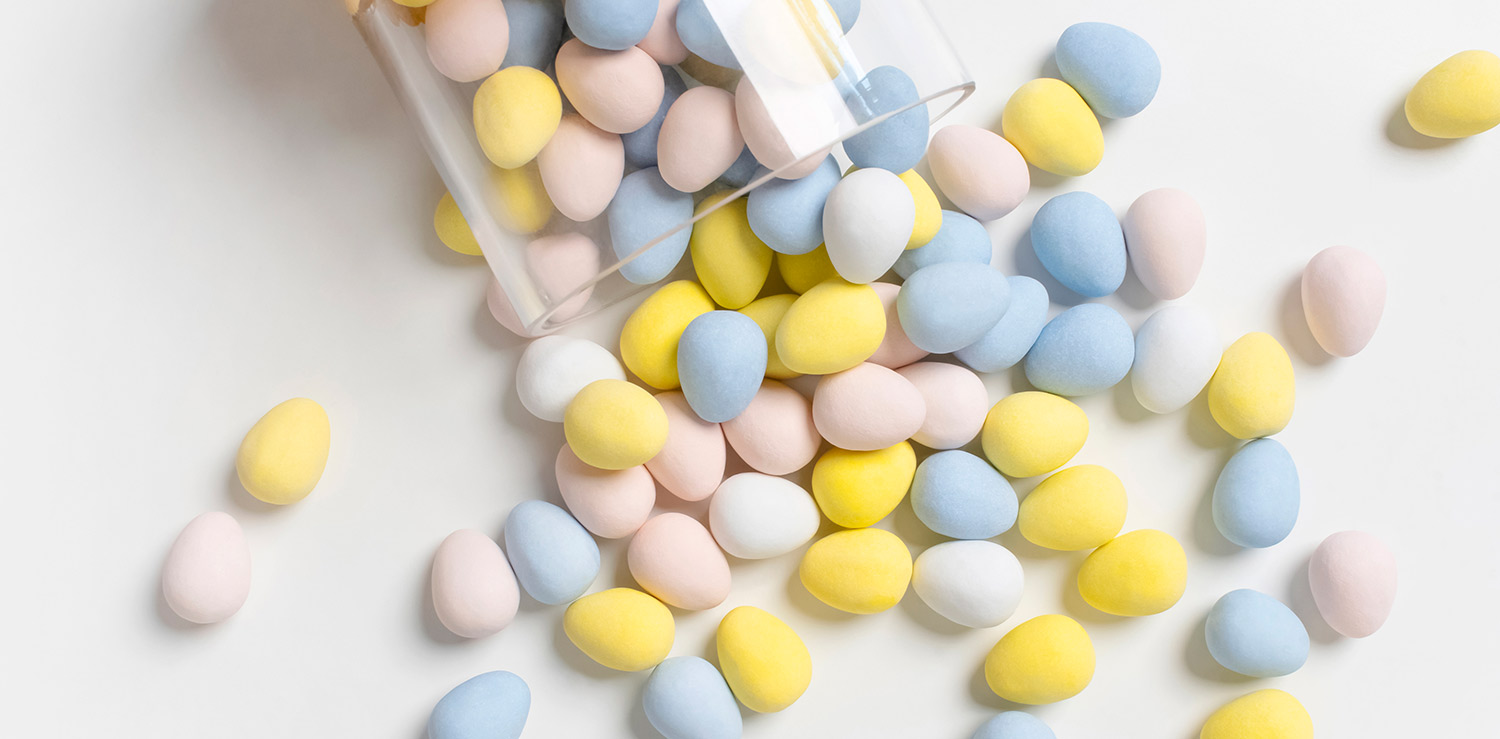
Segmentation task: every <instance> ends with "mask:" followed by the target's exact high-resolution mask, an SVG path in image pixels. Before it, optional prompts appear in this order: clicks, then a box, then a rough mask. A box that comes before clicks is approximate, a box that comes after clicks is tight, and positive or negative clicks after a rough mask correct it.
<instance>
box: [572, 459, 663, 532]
mask: <svg viewBox="0 0 1500 739" xmlns="http://www.w3.org/2000/svg"><path fill="white" fill-rule="evenodd" d="M554 469H555V471H556V473H557V489H558V491H559V492H561V493H562V499H563V504H564V505H566V506H567V507H568V511H569V512H571V513H572V514H573V517H574V518H576V519H578V523H581V524H583V527H584V528H586V529H588V530H589V531H590V532H592V533H593V534H594V535H595V536H602V537H604V538H605V539H619V538H621V537H625V536H630V535H631V534H634V533H635V532H636V530H637V529H639V528H640V527H641V524H644V523H645V522H646V519H647V518H648V517H650V516H651V507H652V506H654V505H656V481H655V480H653V479H652V478H651V473H650V472H647V471H646V468H645V467H643V466H641V467H627V468H625V469H623V470H601V469H597V468H595V467H590V466H588V465H587V464H584V462H583V460H581V459H579V458H578V455H576V454H574V453H573V450H572V448H570V447H569V446H568V445H566V444H564V445H563V448H562V449H561V450H559V451H558V452H557V464H556V467H555V468H554Z"/></svg>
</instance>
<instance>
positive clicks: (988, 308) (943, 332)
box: [896, 262, 1128, 354]
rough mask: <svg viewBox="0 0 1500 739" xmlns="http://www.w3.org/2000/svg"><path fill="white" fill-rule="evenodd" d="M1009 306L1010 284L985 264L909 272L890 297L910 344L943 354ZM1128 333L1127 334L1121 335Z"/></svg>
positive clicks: (978, 335) (974, 336)
mask: <svg viewBox="0 0 1500 739" xmlns="http://www.w3.org/2000/svg"><path fill="white" fill-rule="evenodd" d="M1009 306H1010V284H1009V283H1008V282H1006V280H1005V275H1003V274H1000V273H999V272H998V271H996V270H994V269H992V268H990V266H989V265H987V264H977V263H974V262H943V263H940V264H934V265H931V266H929V267H923V268H922V269H919V270H917V271H916V272H913V273H912V275H911V276H910V277H908V278H907V279H906V284H904V285H902V286H901V294H900V295H897V296H896V309H897V313H898V314H899V315H900V317H901V328H902V330H904V331H905V332H906V335H907V337H908V338H910V339H911V343H913V344H915V345H917V346H918V347H920V348H922V349H924V350H926V351H929V352H932V353H933V354H947V353H949V352H953V351H957V350H959V349H962V348H964V347H966V346H968V345H970V344H972V343H974V342H976V341H978V340H979V339H980V338H981V337H983V336H984V335H985V333H986V332H988V331H989V330H990V329H992V328H994V327H995V324H996V323H998V322H999V321H1000V318H1001V316H1004V315H1005V310H1006V308H1007V307H1009ZM1127 331H1128V329H1127Z"/></svg>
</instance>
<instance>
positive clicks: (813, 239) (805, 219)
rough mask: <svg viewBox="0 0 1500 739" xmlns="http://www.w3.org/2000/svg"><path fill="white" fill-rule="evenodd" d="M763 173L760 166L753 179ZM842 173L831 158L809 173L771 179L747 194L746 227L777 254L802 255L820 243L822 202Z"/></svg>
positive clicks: (821, 238) (821, 240) (826, 200)
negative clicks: (747, 220) (748, 222)
mask: <svg viewBox="0 0 1500 739" xmlns="http://www.w3.org/2000/svg"><path fill="white" fill-rule="evenodd" d="M763 174H765V170H764V168H762V170H761V171H760V172H758V173H757V175H756V179H758V178H759V177H760V176H761V175H763ZM841 177H842V175H840V173H839V165H838V162H836V161H834V159H833V157H824V158H823V161H822V163H820V164H819V165H818V167H817V169H814V170H813V171H812V173H811V174H809V175H807V176H806V177H802V178H799V179H794V180H783V179H771V180H769V181H767V182H765V183H764V184H762V185H761V186H760V187H757V188H755V189H754V190H752V191H751V192H750V194H749V195H748V196H747V199H748V201H749V211H748V216H749V219H750V228H751V229H752V230H753V231H755V235H756V236H759V237H760V238H761V240H763V241H765V242H766V246H769V247H771V249H773V250H775V251H776V252H778V253H781V254H806V253H808V252H810V251H812V250H813V249H816V248H818V245H819V244H822V243H823V205H824V203H826V202H828V194H829V193H830V192H832V191H833V188H834V186H835V185H837V184H839V180H840V179H841Z"/></svg>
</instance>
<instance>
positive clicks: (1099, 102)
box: [1057, 23, 1161, 118]
mask: <svg viewBox="0 0 1500 739" xmlns="http://www.w3.org/2000/svg"><path fill="white" fill-rule="evenodd" d="M1057 70H1058V71H1059V72H1061V73H1062V78H1063V79H1064V80H1067V82H1068V84H1070V85H1072V86H1073V89H1075V90H1077V91H1078V94H1079V95H1082V96H1083V99H1084V100H1087V101H1088V104H1089V107H1090V108H1093V109H1094V112H1095V113H1098V114H1099V115H1102V116H1104V117H1105V118H1129V117H1130V116H1133V115H1135V114H1136V113H1139V112H1141V111H1142V110H1145V109H1146V106H1147V105H1149V104H1150V103H1151V99H1152V98H1154V97H1156V88H1157V86H1158V85H1160V84H1161V60H1160V59H1158V58H1157V57H1156V51H1155V50H1154V49H1152V48H1151V45H1150V44H1148V43H1146V40H1145V39H1143V38H1141V37H1140V36H1137V35H1135V34H1134V33H1131V32H1130V31H1127V30H1125V29H1123V28H1121V27H1119V26H1115V25H1111V24H1109V23H1075V24H1073V25H1071V26H1068V28H1067V30H1065V31H1063V34H1062V37H1061V38H1059V39H1058V40H1057Z"/></svg>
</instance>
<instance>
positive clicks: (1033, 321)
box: [953, 275, 1050, 372]
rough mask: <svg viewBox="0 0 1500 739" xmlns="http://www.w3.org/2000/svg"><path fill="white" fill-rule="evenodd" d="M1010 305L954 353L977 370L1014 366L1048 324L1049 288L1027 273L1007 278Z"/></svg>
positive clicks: (993, 369) (1003, 368)
mask: <svg viewBox="0 0 1500 739" xmlns="http://www.w3.org/2000/svg"><path fill="white" fill-rule="evenodd" d="M1005 283H1006V285H1007V286H1009V288H1010V305H1009V306H1008V307H1007V308H1006V309H1005V315H1003V316H1000V320H999V321H996V322H995V325H994V326H992V327H991V328H990V330H989V331H986V332H985V333H984V336H981V337H979V340H978V341H976V342H974V343H972V344H970V345H968V346H966V347H964V348H962V349H959V350H958V351H956V352H954V353H953V356H954V357H956V358H958V361H960V362H963V363H964V364H966V365H968V366H969V367H970V368H971V369H973V370H974V371H976V372H999V371H1001V370H1006V369H1010V368H1011V367H1014V366H1015V365H1016V364H1017V363H1018V362H1020V361H1021V359H1022V358H1024V357H1025V356H1026V353H1027V352H1029V351H1031V347H1032V345H1033V344H1035V343H1036V338H1037V337H1038V336H1040V335H1041V333H1042V328H1043V327H1044V326H1046V325H1047V308H1048V306H1049V305H1050V301H1049V299H1048V297H1047V288H1045V287H1043V286H1042V283H1040V282H1037V281H1036V280H1034V279H1032V278H1030V277H1027V276H1025V275H1012V276H1010V277H1007V278H1005Z"/></svg>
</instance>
